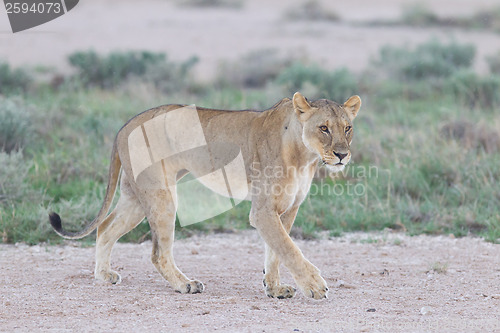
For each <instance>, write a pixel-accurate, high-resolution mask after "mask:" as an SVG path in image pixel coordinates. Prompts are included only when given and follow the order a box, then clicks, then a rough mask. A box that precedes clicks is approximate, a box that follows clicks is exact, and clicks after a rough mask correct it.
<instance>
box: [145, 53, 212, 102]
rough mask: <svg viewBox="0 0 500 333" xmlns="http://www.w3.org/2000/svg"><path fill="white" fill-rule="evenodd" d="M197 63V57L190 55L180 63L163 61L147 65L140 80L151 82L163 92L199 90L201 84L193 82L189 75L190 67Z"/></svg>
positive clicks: (200, 89)
mask: <svg viewBox="0 0 500 333" xmlns="http://www.w3.org/2000/svg"><path fill="white" fill-rule="evenodd" d="M197 63H198V57H191V58H189V59H188V60H186V61H184V62H181V63H174V62H169V61H164V62H162V63H158V64H155V65H153V66H148V67H147V69H146V72H145V73H144V76H143V77H142V78H141V80H143V81H144V82H147V83H151V84H152V85H153V86H154V87H155V88H156V89H158V90H159V91H160V92H162V93H165V94H169V93H173V92H178V91H185V90H189V91H193V92H201V91H202V87H201V85H197V84H195V83H194V82H193V80H192V79H191V75H190V72H191V69H192V68H193V66H194V65H196V64H197Z"/></svg>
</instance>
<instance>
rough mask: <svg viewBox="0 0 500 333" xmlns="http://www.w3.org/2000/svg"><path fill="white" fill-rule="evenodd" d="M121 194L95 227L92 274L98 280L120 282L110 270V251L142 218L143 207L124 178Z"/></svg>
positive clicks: (116, 275) (115, 273) (116, 274)
mask: <svg viewBox="0 0 500 333" xmlns="http://www.w3.org/2000/svg"><path fill="white" fill-rule="evenodd" d="M120 187H121V196H120V199H119V200H118V203H117V205H116V207H115V209H114V210H113V211H112V212H111V214H109V215H108V217H107V218H106V219H105V220H104V221H103V223H102V224H101V225H100V226H99V227H98V229H97V240H96V265H95V271H94V275H95V278H96V279H98V280H103V281H106V282H110V283H113V284H116V283H120V282H121V277H120V275H119V274H118V273H117V272H115V271H113V270H111V266H110V260H111V251H112V249H113V246H114V244H115V243H116V241H117V240H118V239H119V238H120V237H122V236H123V235H125V234H126V233H127V232H129V231H130V230H132V229H134V228H135V227H136V226H137V225H138V224H139V223H140V222H141V221H142V220H143V219H144V216H145V214H144V209H143V208H142V207H141V205H140V203H139V201H138V200H137V198H136V197H135V195H134V193H133V192H132V189H131V188H130V185H129V183H128V181H127V180H126V178H124V177H123V178H122V182H121V186H120Z"/></svg>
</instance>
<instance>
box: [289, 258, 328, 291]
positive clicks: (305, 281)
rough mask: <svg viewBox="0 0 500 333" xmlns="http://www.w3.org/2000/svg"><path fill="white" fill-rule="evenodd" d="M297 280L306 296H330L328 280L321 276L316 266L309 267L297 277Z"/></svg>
mask: <svg viewBox="0 0 500 333" xmlns="http://www.w3.org/2000/svg"><path fill="white" fill-rule="evenodd" d="M311 266H312V265H311ZM295 281H296V282H297V285H298V287H299V289H300V290H301V291H302V293H303V294H304V295H305V296H307V297H311V298H314V299H322V298H328V287H327V285H326V281H325V280H324V279H323V278H322V277H321V275H320V274H319V270H318V269H317V268H316V267H314V266H312V268H308V269H307V270H306V271H305V272H303V274H300V276H298V277H296V278H295Z"/></svg>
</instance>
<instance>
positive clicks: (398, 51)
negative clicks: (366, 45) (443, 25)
mask: <svg viewBox="0 0 500 333" xmlns="http://www.w3.org/2000/svg"><path fill="white" fill-rule="evenodd" d="M475 52H476V51H475V48H474V46H473V45H471V44H457V43H455V42H451V43H449V44H441V43H440V42H438V41H437V40H431V41H428V42H426V43H423V44H420V45H417V47H416V48H414V49H413V50H412V49H408V48H404V47H403V48H401V47H394V46H385V47H383V48H382V49H381V50H380V54H379V58H378V59H377V60H375V62H374V65H375V66H376V69H377V70H382V71H383V72H385V73H386V75H388V76H389V77H391V78H394V79H397V80H426V79H433V78H447V77H449V76H451V75H453V73H455V72H456V71H458V70H460V69H464V68H470V67H471V65H472V62H473V60H474V55H475Z"/></svg>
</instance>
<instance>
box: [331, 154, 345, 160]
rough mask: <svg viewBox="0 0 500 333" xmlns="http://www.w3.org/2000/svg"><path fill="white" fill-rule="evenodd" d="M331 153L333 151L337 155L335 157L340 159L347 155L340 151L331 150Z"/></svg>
mask: <svg viewBox="0 0 500 333" xmlns="http://www.w3.org/2000/svg"><path fill="white" fill-rule="evenodd" d="M333 153H334V154H335V156H337V157H338V158H339V160H341V161H342V159H343V158H344V157H346V156H347V154H342V153H337V152H333Z"/></svg>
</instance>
